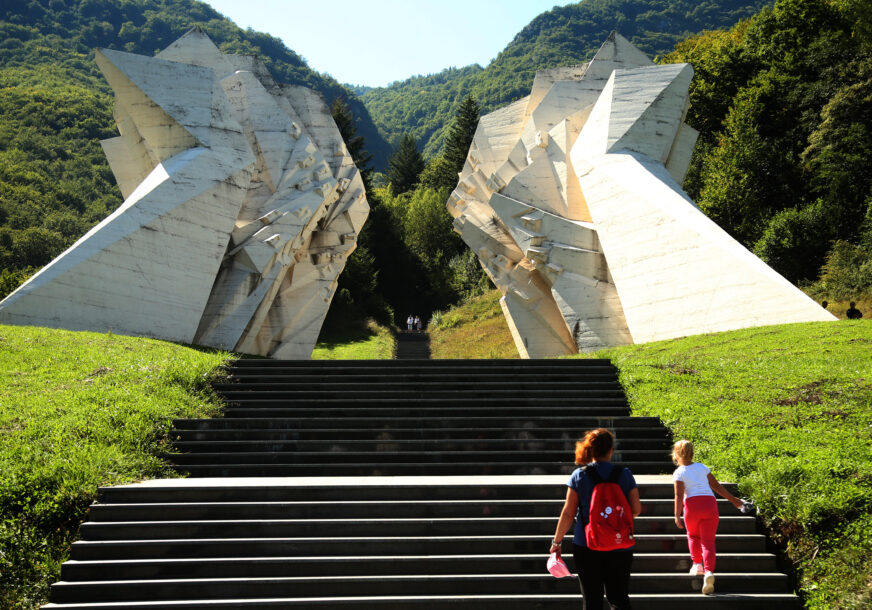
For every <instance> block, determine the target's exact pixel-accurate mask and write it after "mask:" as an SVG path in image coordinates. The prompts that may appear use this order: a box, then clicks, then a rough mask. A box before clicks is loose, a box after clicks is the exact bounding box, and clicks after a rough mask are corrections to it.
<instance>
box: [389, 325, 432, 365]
mask: <svg viewBox="0 0 872 610" xmlns="http://www.w3.org/2000/svg"><path fill="white" fill-rule="evenodd" d="M428 358H430V337H429V335H427V334H426V333H417V332H400V333H398V334H397V360H427V359H428Z"/></svg>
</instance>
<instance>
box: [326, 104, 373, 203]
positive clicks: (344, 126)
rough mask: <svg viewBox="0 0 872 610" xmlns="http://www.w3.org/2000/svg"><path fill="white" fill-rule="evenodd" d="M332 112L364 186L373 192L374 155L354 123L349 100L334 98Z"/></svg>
mask: <svg viewBox="0 0 872 610" xmlns="http://www.w3.org/2000/svg"><path fill="white" fill-rule="evenodd" d="M330 114H332V115H333V120H334V121H335V122H336V126H337V127H338V128H339V133H340V134H342V139H343V140H344V141H345V146H346V147H347V148H348V152H349V154H350V155H351V158H352V159H353V160H354V164H355V165H356V166H357V169H358V171H360V177H361V178H362V179H363V186H364V187H365V188H366V192H367V193H370V192H372V188H371V185H370V178H371V177H372V168H371V167H369V162H370V161H372V155H371V154H369V152H367V150H366V149H365V148H364V141H363V136H361V135H358V133H357V126H356V125H355V124H354V122H355V121H354V114H353V113H352V112H351V109H350V108H349V107H348V102H346V101H345V99H344V98H342V97H337V98H336V99H335V100H333V105H332V106H330Z"/></svg>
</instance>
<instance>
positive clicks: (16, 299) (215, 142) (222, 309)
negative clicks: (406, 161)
mask: <svg viewBox="0 0 872 610" xmlns="http://www.w3.org/2000/svg"><path fill="white" fill-rule="evenodd" d="M97 64H98V65H99V67H100V69H101V70H102V71H103V74H104V75H105V76H106V79H107V80H108V81H109V84H110V85H111V86H112V88H113V89H114V91H115V119H116V121H117V122H118V130H119V132H120V134H121V135H120V137H117V138H112V139H110V140H106V141H104V142H103V148H104V150H105V152H106V156H107V157H108V159H109V164H110V166H111V168H112V171H113V172H114V173H115V177H116V179H117V181H118V186H119V188H120V189H121V193H122V194H123V195H124V197H125V201H124V203H123V204H122V205H121V207H120V208H118V209H117V210H116V211H115V212H114V213H112V215H110V216H109V217H108V218H106V219H105V220H104V221H103V222H101V223H100V224H99V225H97V226H96V227H94V228H93V229H92V230H91V231H89V232H88V233H87V234H86V235H85V236H84V237H82V238H81V239H80V240H79V241H77V242H76V243H75V244H74V245H73V246H72V247H70V248H69V249H68V250H67V251H65V252H64V253H63V254H61V255H60V256H58V257H57V258H56V259H55V260H53V261H52V262H51V263H50V264H48V265H47V266H46V267H44V268H43V269H42V270H41V271H40V272H39V273H37V274H36V275H34V276H33V277H32V278H31V279H30V280H29V281H28V282H27V283H25V284H24V285H22V286H21V287H20V288H19V289H18V290H16V291H15V292H14V293H12V294H11V295H9V296H8V297H7V298H6V299H5V300H4V301H3V302H2V303H0V323H4V324H24V325H35V326H49V327H55V328H66V329H70V330H93V331H110V330H111V331H112V332H115V333H119V334H126V335H138V336H147V337H156V338H160V339H168V340H172V341H182V342H185V343H196V344H201V345H209V346H214V347H221V348H224V349H230V350H236V351H241V352H246V353H252V354H261V355H264V356H273V357H276V358H308V357H309V356H310V354H311V352H312V348H313V347H314V345H315V341H316V340H317V338H318V333H319V331H320V328H321V324H322V322H323V320H324V316H325V315H326V313H327V308H328V307H329V305H330V301H331V299H332V297H333V293H334V292H335V290H336V282H337V278H338V276H339V273H340V272H341V271H342V269H343V267H344V266H345V261H346V259H347V257H348V255H349V254H350V253H351V252H352V251H353V250H354V248H355V245H356V237H357V235H358V234H359V232H360V229H361V227H362V226H363V223H364V221H365V220H366V217H367V214H368V212H369V206H368V205H367V201H366V195H365V193H364V188H363V182H362V181H361V178H360V175H359V173H358V171H357V168H356V167H355V165H354V163H353V161H352V159H351V156H350V155H349V153H348V150H347V148H346V147H345V144H344V143H343V141H342V137H341V135H340V133H339V130H338V129H337V127H336V124H335V123H334V122H333V119H332V117H331V115H330V111H329V110H328V108H327V107H326V105H325V103H324V101H323V99H322V98H321V97H320V95H319V94H317V93H315V92H313V91H311V90H309V89H306V88H304V87H295V86H285V85H279V84H277V83H276V82H275V81H273V79H272V78H271V77H270V75H269V72H268V71H267V69H266V67H265V66H264V64H263V63H262V62H261V61H260V60H258V59H257V58H255V57H251V56H243V55H225V54H222V53H221V51H219V50H218V48H217V47H216V46H215V45H214V44H213V43H212V41H211V40H209V38H208V37H207V36H206V35H205V34H204V33H203V32H202V31H201V30H199V29H198V28H195V29H193V30H191V31H190V32H188V33H187V34H185V35H184V36H183V37H182V38H180V39H179V40H178V41H176V42H175V43H173V44H172V45H170V46H169V47H168V48H167V49H166V50H164V51H163V52H161V53H159V54H158V55H157V56H155V57H143V56H140V55H132V54H130V53H122V52H119V51H111V50H101V51H98V52H97Z"/></svg>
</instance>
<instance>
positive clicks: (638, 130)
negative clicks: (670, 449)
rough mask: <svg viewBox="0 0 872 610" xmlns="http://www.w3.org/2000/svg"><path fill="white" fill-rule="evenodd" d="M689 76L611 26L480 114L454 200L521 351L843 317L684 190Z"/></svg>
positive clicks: (689, 136)
mask: <svg viewBox="0 0 872 610" xmlns="http://www.w3.org/2000/svg"><path fill="white" fill-rule="evenodd" d="M692 76H693V70H692V68H691V67H690V65H688V64H670V65H655V64H654V63H653V62H651V60H649V59H648V58H647V57H646V56H645V55H644V54H643V53H642V52H641V51H639V50H638V49H637V48H635V47H634V46H633V45H632V44H630V42H629V41H627V40H626V39H625V38H623V37H622V36H620V35H618V34H615V33H613V34H612V35H611V36H610V37H609V39H608V40H607V41H606V42H605V44H603V46H602V48H600V50H599V52H598V53H597V54H596V56H595V57H594V58H593V60H592V61H591V62H590V63H588V64H585V65H582V66H576V67H570V68H557V69H554V70H546V71H544V72H539V73H538V74H537V75H536V78H535V80H534V82H533V90H532V92H531V93H530V95H529V96H528V97H526V98H524V99H522V100H519V101H517V102H515V103H514V104H511V105H510V106H507V107H505V108H503V109H501V110H497V111H496V112H493V113H491V114H488V115H486V116H484V117H482V118H481V120H480V122H479V125H478V129H477V131H476V133H475V137H474V139H473V143H472V145H471V147H470V151H469V156H468V158H467V162H466V165H465V167H464V169H463V172H462V173H461V174H460V182H459V184H458V186H457V188H456V189H455V191H454V192H453V193H452V194H451V198H450V199H449V201H448V210H449V212H450V213H451V215H452V216H454V228H455V230H456V231H457V232H458V233H459V234H460V235H461V236H462V237H463V240H464V241H465V242H466V243H467V244H468V245H469V246H470V247H471V248H472V249H473V250H474V251H475V252H476V253H477V254H478V257H479V260H480V262H481V264H482V266H483V267H484V269H485V271H486V272H487V274H488V275H489V276H490V278H491V279H492V280H493V281H494V283H495V284H496V285H497V286H498V287H499V289H500V290H501V291H502V293H503V297H502V299H501V301H500V302H501V305H502V308H503V312H504V314H505V316H506V319H507V321H508V324H509V328H510V330H511V332H512V336H513V337H514V340H515V344H516V346H517V348H518V351H519V353H520V354H521V356H522V357H525V358H541V357H548V356H555V355H559V354H569V353H573V352H576V351H579V350H580V351H592V350H596V349H599V348H602V347H607V346H616V345H625V344H630V343H634V342H635V343H642V342H647V341H656V340H660V339H670V338H675V337H681V336H687V335H694V334H700V333H707V332H714V331H722V330H732V329H737V328H744V327H749V326H762V325H767V324H779V323H785V322H805V321H814V320H834V319H835V318H834V317H833V316H832V315H831V314H829V313H828V312H827V311H825V310H824V309H822V308H821V307H819V306H818V305H817V304H816V303H815V302H814V301H812V300H811V299H810V298H808V297H807V296H806V295H805V294H803V293H802V292H801V291H800V290H798V289H797V288H796V287H795V286H793V285H792V284H791V283H790V282H788V281H787V280H785V279H784V278H783V277H781V276H780V275H778V274H777V273H776V272H775V271H773V270H772V269H771V268H769V267H768V266H767V265H766V264H765V263H763V262H762V261H761V260H760V259H758V258H757V257H755V256H754V255H753V254H751V253H750V252H749V251H748V250H747V249H745V248H744V247H743V246H742V245H740V244H739V243H738V242H736V241H735V240H734V239H733V238H731V237H730V236H729V235H728V234H727V233H726V232H724V231H723V230H722V229H721V228H720V227H718V226H717V225H716V224H715V223H714V222H712V221H711V220H709V219H708V218H707V217H706V216H705V215H704V214H703V213H702V212H701V211H700V210H699V209H698V208H697V207H696V206H695V205H694V203H693V202H692V201H691V200H690V199H689V198H688V196H687V195H686V194H685V193H684V192H683V191H682V190H681V186H680V183H681V182H682V181H683V180H684V175H685V172H686V171H687V167H688V164H689V163H690V157H691V153H692V152H693V147H694V145H695V143H696V137H697V132H696V131H695V130H694V129H692V128H691V127H689V126H688V125H686V124H685V123H684V122H683V120H684V116H685V113H686V111H687V106H688V88H689V86H690V80H691V77H692Z"/></svg>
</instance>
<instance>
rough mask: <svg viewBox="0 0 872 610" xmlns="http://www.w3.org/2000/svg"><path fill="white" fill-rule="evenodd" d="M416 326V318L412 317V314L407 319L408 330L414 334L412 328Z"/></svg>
mask: <svg viewBox="0 0 872 610" xmlns="http://www.w3.org/2000/svg"><path fill="white" fill-rule="evenodd" d="M414 324H415V318H413V317H412V314H409V317H408V318H406V330H408V331H409V332H412V326H413V325H414Z"/></svg>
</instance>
